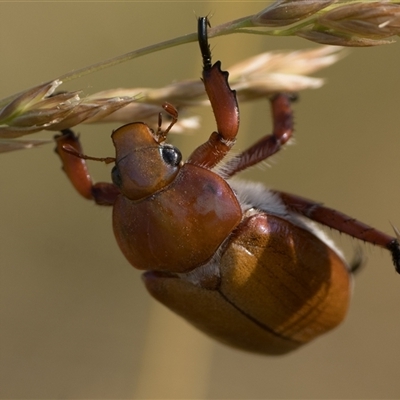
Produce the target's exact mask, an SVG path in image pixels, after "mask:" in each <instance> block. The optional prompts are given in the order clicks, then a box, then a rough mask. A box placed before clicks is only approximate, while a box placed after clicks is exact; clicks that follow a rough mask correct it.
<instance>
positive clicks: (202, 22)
mask: <svg viewBox="0 0 400 400" xmlns="http://www.w3.org/2000/svg"><path fill="white" fill-rule="evenodd" d="M207 27H211V25H210V21H209V20H208V17H200V18H199V19H198V26H197V32H198V42H199V46H200V51H201V56H202V57H203V69H205V70H206V69H210V68H211V66H212V64H211V50H210V45H209V44H208V37H207Z"/></svg>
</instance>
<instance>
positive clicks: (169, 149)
mask: <svg viewBox="0 0 400 400" xmlns="http://www.w3.org/2000/svg"><path fill="white" fill-rule="evenodd" d="M160 151H161V155H162V158H163V160H164V161H165V163H166V164H168V165H171V166H173V167H175V166H177V165H179V163H180V162H181V160H182V154H181V152H180V151H179V150H178V149H177V148H176V147H174V146H171V145H168V144H167V145H164V146H163V147H161V149H160Z"/></svg>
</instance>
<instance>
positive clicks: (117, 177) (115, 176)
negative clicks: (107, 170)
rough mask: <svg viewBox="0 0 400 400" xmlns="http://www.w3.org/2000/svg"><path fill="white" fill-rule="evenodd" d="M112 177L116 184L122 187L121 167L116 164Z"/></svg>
mask: <svg viewBox="0 0 400 400" xmlns="http://www.w3.org/2000/svg"><path fill="white" fill-rule="evenodd" d="M111 179H112V181H113V184H114V185H116V186H118V187H121V185H122V178H121V172H120V171H119V168H118V167H117V166H116V165H114V167H113V169H112V170H111Z"/></svg>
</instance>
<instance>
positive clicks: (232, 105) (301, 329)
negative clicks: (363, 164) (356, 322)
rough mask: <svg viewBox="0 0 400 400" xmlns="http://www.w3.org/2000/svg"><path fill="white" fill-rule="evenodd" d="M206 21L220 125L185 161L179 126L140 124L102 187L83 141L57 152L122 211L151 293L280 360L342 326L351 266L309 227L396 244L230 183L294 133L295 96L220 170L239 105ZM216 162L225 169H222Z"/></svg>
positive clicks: (292, 199) (127, 131) (60, 145)
mask: <svg viewBox="0 0 400 400" xmlns="http://www.w3.org/2000/svg"><path fill="white" fill-rule="evenodd" d="M207 23H208V22H207V19H206V18H200V19H199V25H198V32H199V44H200V49H201V53H202V58H203V82H204V86H205V90H206V92H207V95H208V98H209V99H210V102H211V106H212V108H213V111H214V114H215V119H216V124H217V130H216V131H215V132H213V133H212V134H211V136H210V138H209V139H208V141H207V142H206V143H204V144H203V145H201V146H200V147H198V148H197V149H195V150H194V152H193V153H192V154H191V155H190V157H189V158H188V159H187V160H186V162H184V163H183V162H182V157H181V154H180V152H179V150H178V149H176V148H175V147H173V146H171V145H170V144H168V143H166V137H167V133H168V131H169V130H170V129H171V127H172V126H173V124H174V122H175V121H176V119H177V111H176V110H175V109H174V108H173V107H172V106H171V105H169V104H166V105H164V109H165V110H166V111H167V112H168V113H169V114H170V115H171V116H172V123H171V125H170V126H169V128H168V129H167V130H166V131H162V129H161V128H160V127H159V128H158V130H157V131H156V132H154V131H152V130H151V129H150V128H149V127H148V126H147V125H145V124H144V123H141V122H136V123H132V124H128V125H125V126H123V127H121V128H118V129H117V130H116V131H114V132H113V134H112V140H113V143H114V146H115V149H116V156H115V158H107V159H101V160H103V161H106V162H114V161H115V166H114V168H113V171H112V180H113V183H112V184H111V183H97V184H93V183H92V181H91V179H90V178H89V175H88V172H87V169H86V162H85V159H87V158H91V157H87V156H84V155H82V153H81V148H80V144H79V142H78V139H77V137H76V136H75V135H74V134H73V132H71V131H63V132H62V134H61V135H60V136H58V137H57V139H56V140H57V153H58V155H59V156H60V157H61V159H62V162H63V168H64V170H65V172H66V173H67V175H68V177H69V178H70V180H71V181H72V183H73V184H74V186H75V187H76V189H77V190H78V191H79V193H81V194H82V195H83V196H84V197H86V198H88V199H93V200H95V201H96V202H97V203H98V204H103V205H112V206H113V228H114V233H115V236H116V239H117V242H118V244H119V246H120V248H121V250H122V252H123V254H124V255H125V256H126V258H127V259H128V261H129V262H130V263H131V264H132V265H133V266H134V267H135V268H138V269H141V270H146V272H145V273H144V275H143V280H144V283H145V285H146V287H147V289H148V290H149V292H150V293H151V294H152V295H153V296H154V297H155V298H156V299H158V300H159V301H160V302H162V303H163V304H165V305H166V306H167V307H169V308H170V309H172V310H173V311H175V312H176V313H178V314H179V315H181V316H183V317H184V318H186V319H187V320H188V321H190V322H191V323H193V325H195V326H197V327H198V328H199V329H201V330H203V331H204V332H206V333H208V334H209V335H211V336H212V337H214V338H216V339H217V340H219V341H221V342H223V343H226V344H228V345H231V346H234V347H237V348H241V349H244V350H248V351H253V352H258V353H265V354H283V353H287V352H289V351H291V350H294V349H296V348H298V347H299V346H301V345H302V344H304V343H307V342H309V341H310V340H312V339H313V338H315V337H317V336H319V335H321V334H323V333H324V332H327V331H329V330H331V329H332V328H334V327H335V326H337V325H338V324H339V323H340V322H341V321H342V320H343V318H344V317H345V315H346V312H347V309H348V304H349V299H350V294H351V289H350V287H351V275H352V271H351V268H350V267H349V266H348V265H347V263H346V261H345V260H344V258H343V257H342V255H341V253H340V251H338V250H337V249H336V247H335V246H334V245H333V244H332V243H331V241H329V240H328V239H327V238H326V237H325V236H324V235H323V234H322V233H321V232H320V231H319V230H318V229H316V228H315V227H314V225H313V224H312V223H311V222H310V221H317V222H319V223H322V224H324V225H327V226H329V227H331V228H334V229H337V230H339V231H341V232H345V233H347V234H349V235H352V236H353V237H356V238H358V239H360V240H363V241H365V242H370V243H373V244H376V245H379V246H381V247H384V248H386V249H388V250H389V251H390V252H391V253H392V257H393V261H394V264H395V266H396V268H397V270H399V269H400V265H399V264H400V250H399V243H398V241H397V240H396V239H395V238H393V237H391V236H388V235H386V234H384V233H382V232H379V231H377V230H376V229H373V228H371V227H369V226H367V225H365V224H362V223H360V222H358V221H356V220H354V219H351V218H349V217H347V216H345V215H344V214H342V213H339V212H337V211H335V210H332V209H329V208H326V207H324V206H322V205H320V204H318V203H315V202H313V201H310V200H307V199H304V198H301V197H298V196H295V195H291V194H288V193H282V192H277V191H273V190H270V189H267V188H265V187H264V186H262V185H261V184H257V183H251V182H240V181H236V180H231V177H232V176H233V175H235V174H236V173H238V172H239V171H241V170H244V169H246V168H248V167H250V166H252V165H254V164H256V163H258V162H260V161H262V160H265V159H267V158H268V157H270V156H271V155H272V154H274V153H276V152H277V151H278V150H279V149H280V148H281V146H282V145H283V144H284V143H286V142H287V141H288V140H289V139H290V137H291V135H292V111H291V104H290V102H291V100H290V99H291V97H290V96H289V95H287V94H283V93H282V94H277V95H275V96H274V97H273V98H271V99H270V102H271V107H272V118H273V132H272V134H270V135H266V136H264V137H262V138H261V139H260V140H259V141H258V142H256V143H255V144H254V145H253V146H251V147H250V148H248V149H246V150H244V151H243V152H242V153H240V154H238V155H237V156H235V157H233V158H231V159H230V160H229V161H228V162H225V164H223V165H222V166H221V162H222V161H223V159H224V157H225V155H226V154H227V153H228V152H229V151H230V149H231V147H232V146H233V144H234V142H235V138H236V135H237V133H238V128H239V110H238V105H237V101H236V96H235V93H234V92H233V91H232V90H231V89H230V87H229V84H228V73H227V72H224V71H221V67H220V62H219V61H218V62H216V63H215V64H212V63H211V53H210V50H209V45H208V41H207ZM217 165H218V168H216V167H217Z"/></svg>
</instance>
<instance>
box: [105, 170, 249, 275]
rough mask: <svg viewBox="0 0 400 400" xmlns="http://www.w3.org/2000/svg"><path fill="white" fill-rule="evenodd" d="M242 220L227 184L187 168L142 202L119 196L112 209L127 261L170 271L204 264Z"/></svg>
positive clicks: (120, 243) (115, 228) (214, 177)
mask: <svg viewBox="0 0 400 400" xmlns="http://www.w3.org/2000/svg"><path fill="white" fill-rule="evenodd" d="M241 218H242V211H241V208H240V204H239V202H238V200H237V198H236V196H235V194H234V193H233V191H232V189H231V188H230V186H229V185H228V183H227V182H226V181H225V180H224V179H222V178H221V177H220V176H218V175H217V174H215V173H213V172H211V171H209V170H206V169H203V168H201V167H198V166H194V165H191V164H185V165H184V166H183V167H182V168H181V169H180V171H179V173H178V174H177V176H176V178H175V179H174V181H173V182H172V183H171V184H170V185H168V186H167V187H166V188H165V189H164V190H160V191H158V192H157V193H155V194H153V195H150V196H148V197H146V198H144V199H141V200H140V201H132V200H130V199H128V198H127V197H126V196H123V195H121V196H119V198H118V199H117V201H116V203H115V205H114V211H113V225H114V233H115V236H116V238H117V241H118V244H119V246H120V248H121V250H122V252H123V253H124V255H125V256H126V258H127V259H128V260H129V262H130V263H131V264H132V265H133V266H134V267H135V268H138V269H146V270H157V271H170V272H187V271H191V270H193V269H194V268H196V267H199V266H200V265H204V264H205V263H207V262H208V261H209V260H210V259H211V258H212V257H213V255H214V254H215V252H216V251H217V249H218V248H219V246H220V245H221V243H222V242H223V241H224V240H225V239H226V238H227V236H228V235H229V234H230V233H231V232H232V230H233V229H234V228H235V227H236V226H237V225H238V224H239V223H240V221H241Z"/></svg>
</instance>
